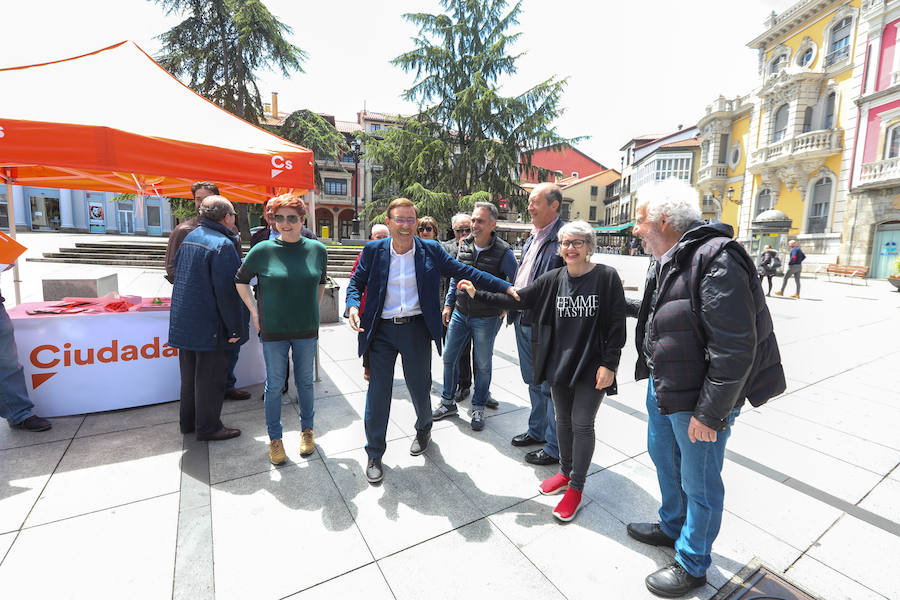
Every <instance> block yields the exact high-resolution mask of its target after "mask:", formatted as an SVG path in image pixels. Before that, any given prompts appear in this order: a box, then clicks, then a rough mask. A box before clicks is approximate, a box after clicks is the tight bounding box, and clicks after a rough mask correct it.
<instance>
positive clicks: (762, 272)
mask: <svg viewBox="0 0 900 600" xmlns="http://www.w3.org/2000/svg"><path fill="white" fill-rule="evenodd" d="M780 266H781V260H780V259H779V258H778V253H777V252H775V250H774V249H773V248H772V246H770V245H768V244H766V247H765V248H763V251H762V254H760V255H759V264H758V265H757V267H756V271H757V273H759V280H760V281H762V280H763V277H765V278H766V282H767V283H768V284H769V289H768V291H766V296H768V295H769V294H771V293H772V278H773V277H774V276H775V273H776V272H777V271H778V267H780Z"/></svg>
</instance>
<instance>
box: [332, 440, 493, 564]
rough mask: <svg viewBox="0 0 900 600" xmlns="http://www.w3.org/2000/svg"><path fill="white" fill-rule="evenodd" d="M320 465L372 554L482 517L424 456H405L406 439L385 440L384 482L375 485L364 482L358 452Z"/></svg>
mask: <svg viewBox="0 0 900 600" xmlns="http://www.w3.org/2000/svg"><path fill="white" fill-rule="evenodd" d="M325 465H326V466H327V467H328V471H329V472H330V473H331V476H332V477H333V478H334V481H335V482H336V483H337V486H338V490H339V491H340V493H341V496H343V498H344V500H345V501H346V502H347V505H348V506H349V507H350V513H351V514H352V515H353V518H354V519H355V521H356V524H357V526H358V527H359V529H360V531H361V532H362V534H363V536H364V537H365V539H366V542H367V543H368V545H369V548H370V549H371V551H372V554H373V555H374V556H375V558H381V557H383V556H386V555H388V554H392V553H394V552H397V551H399V550H402V549H404V548H407V547H409V546H411V545H413V544H417V543H419V542H422V541H424V540H427V539H429V538H432V537H434V536H437V535H440V534H442V533H446V532H447V531H450V530H451V529H456V528H457V527H461V526H462V525H465V524H467V523H471V522H472V521H475V520H476V519H478V518H481V516H482V515H481V511H480V510H479V509H478V507H476V506H475V505H474V504H473V503H472V501H471V500H469V499H468V498H467V497H466V495H465V494H464V493H463V492H462V491H461V490H460V489H459V488H458V487H456V485H454V484H453V482H451V481H450V479H449V478H448V477H447V476H446V475H444V473H443V472H441V470H440V469H439V468H438V466H437V465H436V464H434V462H433V461H431V460H430V459H428V458H427V457H426V456H425V455H422V456H410V455H409V445H408V444H406V443H400V442H394V443H390V444H388V448H387V452H386V453H385V455H384V457H383V465H384V480H383V481H382V482H381V483H380V484H378V485H374V486H373V485H370V484H369V483H368V482H367V481H366V477H365V472H364V470H365V466H366V454H365V452H363V451H359V450H356V451H352V452H348V453H344V454H340V455H336V456H330V457H327V458H326V459H325ZM401 523H402V525H400V524H401Z"/></svg>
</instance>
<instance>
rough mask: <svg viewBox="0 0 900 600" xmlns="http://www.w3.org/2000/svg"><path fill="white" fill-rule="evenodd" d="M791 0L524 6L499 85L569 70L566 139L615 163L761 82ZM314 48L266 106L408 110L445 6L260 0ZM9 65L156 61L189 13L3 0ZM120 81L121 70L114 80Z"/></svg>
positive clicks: (105, 98)
mask: <svg viewBox="0 0 900 600" xmlns="http://www.w3.org/2000/svg"><path fill="white" fill-rule="evenodd" d="M794 3H795V2H793V1H790V0H739V1H738V0H684V1H681V2H673V1H672V0H642V1H640V2H636V1H619V0H615V1H612V0H599V1H598V0H555V1H553V2H550V1H548V0H524V2H523V14H522V16H521V18H520V23H519V25H518V26H516V27H514V28H513V29H512V31H521V32H522V36H521V37H520V38H519V42H518V43H517V45H516V46H514V50H515V51H516V52H521V53H524V56H523V57H522V58H521V59H520V61H519V63H518V67H519V69H518V73H516V74H515V75H514V76H512V77H511V78H508V79H507V80H506V81H504V83H503V92H504V93H505V94H508V95H512V94H515V93H518V92H521V91H523V90H525V89H527V88H528V87H530V86H532V85H535V84H537V83H538V82H540V81H542V80H544V79H546V78H547V77H549V76H551V75H558V76H561V77H568V78H569V85H568V88H567V90H566V92H565V95H564V97H563V104H564V106H565V107H566V109H567V110H566V113H565V115H563V117H562V118H561V119H560V121H559V123H558V129H559V132H560V133H561V134H562V135H564V136H572V137H574V136H590V139H588V140H585V141H583V142H581V143H580V144H578V147H579V148H580V149H581V150H583V151H584V152H586V153H587V154H589V155H591V156H592V157H594V158H595V159H597V160H599V161H600V162H603V163H604V164H605V165H606V166H608V167H612V168H618V166H619V156H620V153H619V151H618V149H619V148H620V147H621V146H622V145H624V144H625V143H626V142H627V141H628V140H629V139H631V138H632V137H635V136H637V135H639V134H644V133H664V132H669V131H674V130H675V129H676V128H677V127H678V125H679V124H682V125H685V126H688V125H692V124H695V123H696V122H697V120H698V118H699V117H700V115H701V114H702V113H703V110H704V107H705V106H706V105H707V104H709V103H710V102H712V100H714V99H715V98H716V97H717V96H718V95H719V94H720V93H722V94H724V95H725V96H726V97H733V96H735V95H737V94H743V93H747V92H748V91H750V90H751V89H752V88H753V87H755V86H756V84H757V72H756V69H757V56H756V52H755V51H754V50H750V49H749V48H747V42H749V41H750V40H751V39H753V38H754V37H756V36H757V35H759V34H760V33H762V31H763V21H764V20H765V19H766V18H767V16H768V15H769V13H770V12H771V11H772V10H775V11H776V12H781V11H783V10H785V9H786V8H788V7H790V6H791V5H793V4H794ZM265 4H266V6H267V7H268V8H269V10H270V11H272V12H273V13H274V14H275V15H276V16H277V17H278V18H279V19H280V20H281V21H282V22H284V23H286V24H287V25H289V26H290V27H291V28H292V29H293V42H294V43H295V44H296V45H298V46H299V47H301V48H303V49H304V50H306V51H307V52H308V53H309V60H308V61H307V63H306V64H305V66H304V68H305V71H306V72H305V73H301V74H295V75H293V76H291V77H290V78H289V79H288V80H284V79H282V78H281V77H279V76H274V75H272V74H270V73H261V74H260V79H261V81H260V86H259V87H260V91H261V92H262V93H263V96H264V101H268V96H269V93H270V92H272V91H277V92H279V108H280V109H281V110H282V111H285V110H296V109H300V108H309V109H312V110H314V111H317V112H324V113H328V114H333V115H334V116H335V117H336V118H338V119H343V120H354V119H355V115H356V112H357V111H358V110H361V109H362V108H363V105H364V104H365V106H366V107H367V108H368V109H369V110H371V111H380V112H388V113H404V114H408V113H411V112H413V111H414V110H415V109H416V107H415V106H414V105H411V104H408V103H405V102H404V101H403V100H402V99H401V98H400V95H401V93H402V92H403V90H404V89H406V88H408V87H409V86H410V85H411V84H412V82H413V77H412V74H405V73H403V71H401V70H400V69H399V68H397V67H394V66H392V65H391V64H390V62H389V61H390V60H391V59H392V58H394V57H395V56H397V55H399V54H401V53H402V52H404V51H406V50H408V49H410V48H411V47H412V44H411V42H410V37H412V36H413V35H415V34H416V29H415V28H414V27H413V26H412V25H411V24H410V23H408V22H406V21H405V20H404V19H403V18H402V17H401V15H402V14H403V13H405V12H413V11H415V12H427V11H432V12H434V11H437V10H438V9H439V4H438V2H437V0H415V1H413V0H383V1H380V2H379V1H373V0H341V1H339V2H312V1H300V0H265ZM3 21H4V25H5V26H4V30H3V33H2V35H0V67H9V66H18V65H24V64H33V63H37V62H43V61H47V60H54V59H59V58H65V57H70V56H74V55H77V54H81V53H84V52H88V51H91V50H95V49H99V48H102V47H105V46H109V45H111V44H114V43H117V42H120V41H122V40H126V39H130V40H133V41H135V42H136V43H137V44H138V45H139V46H141V47H142V48H143V49H144V50H146V51H147V52H148V53H150V54H151V55H153V54H156V52H157V51H158V50H159V43H158V42H157V40H156V39H155V36H156V35H158V34H159V33H161V32H162V31H165V30H166V29H168V28H169V27H171V26H172V25H174V24H176V23H177V22H179V21H180V18H179V17H177V16H170V17H166V16H165V15H164V14H163V12H162V10H161V8H160V7H159V6H158V5H156V4H155V3H153V2H150V1H147V0H78V1H71V0H55V1H53V0H27V1H24V2H11V1H9V2H4V7H3ZM111 75H114V74H111ZM9 93H17V94H25V93H30V94H42V93H52V94H57V95H58V96H59V99H60V101H65V98H66V95H67V94H91V95H94V96H96V98H97V101H98V102H110V101H116V100H117V99H118V98H120V97H121V95H122V94H123V93H124V94H128V93H140V94H148V93H150V94H152V93H153V90H118V89H116V88H115V78H114V77H111V79H110V85H109V87H107V88H106V89H80V90H65V89H56V88H54V87H53V85H52V82H51V83H48V86H47V88H46V89H40V90H0V117H2V116H3V111H2V106H3V96H4V95H6V94H9Z"/></svg>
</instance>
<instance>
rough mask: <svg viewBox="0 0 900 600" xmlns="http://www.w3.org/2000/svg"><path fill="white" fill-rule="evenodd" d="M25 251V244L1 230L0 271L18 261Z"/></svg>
mask: <svg viewBox="0 0 900 600" xmlns="http://www.w3.org/2000/svg"><path fill="white" fill-rule="evenodd" d="M23 252H25V246H23V245H22V244H20V243H19V242H17V241H16V240H14V239H12V238H11V237H9V236H8V235H6V234H5V233H3V232H2V231H0V271H3V270H4V269H6V268H7V267H8V266H9V265H11V264H13V263H14V262H16V259H17V258H19V256H21V255H22V253H23Z"/></svg>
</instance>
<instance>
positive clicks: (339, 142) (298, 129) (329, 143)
mask: <svg viewBox="0 0 900 600" xmlns="http://www.w3.org/2000/svg"><path fill="white" fill-rule="evenodd" d="M272 129H273V130H274V131H276V132H277V134H278V135H280V136H281V137H283V138H285V139H286V140H290V141H292V142H294V143H295V144H300V145H301V146H303V147H304V148H309V149H310V150H312V151H313V152H314V153H315V156H316V158H317V159H324V160H332V161H334V162H335V163H337V164H338V165H340V158H341V152H342V151H343V150H345V149H346V148H347V140H346V139H345V138H344V136H343V135H342V134H341V133H339V132H338V130H337V129H335V128H334V126H333V125H332V124H331V123H329V122H328V121H326V120H325V119H323V118H322V117H321V116H320V115H317V114H316V113H314V112H312V111H311V110H307V109H303V110H297V111H294V112H292V113H291V114H289V115H288V116H287V117H286V118H285V120H284V123H283V124H282V125H281V126H279V127H277V128H275V127H273V128H272ZM343 170H344V169H343V168H342V167H341V171H343ZM315 179H316V186H317V187H319V188H321V187H322V176H321V174H320V173H319V165H318V164H316V165H315Z"/></svg>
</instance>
